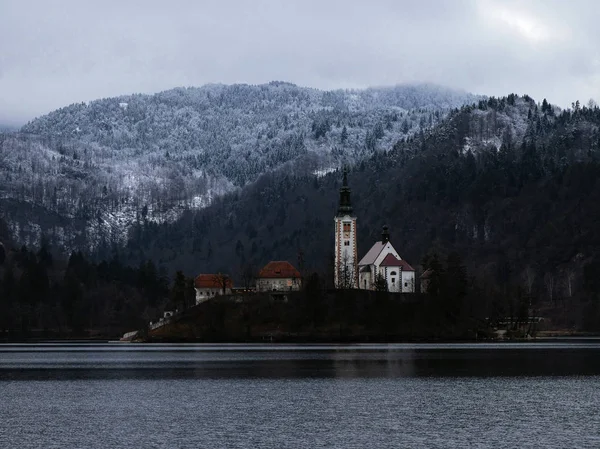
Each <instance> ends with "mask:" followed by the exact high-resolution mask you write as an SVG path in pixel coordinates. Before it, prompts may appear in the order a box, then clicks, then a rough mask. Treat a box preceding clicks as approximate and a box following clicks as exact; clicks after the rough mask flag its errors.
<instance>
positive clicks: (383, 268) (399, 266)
mask: <svg viewBox="0 0 600 449" xmlns="http://www.w3.org/2000/svg"><path fill="white" fill-rule="evenodd" d="M378 279H381V280H383V281H385V283H386V285H387V290H388V291H390V292H397V293H414V291H415V270H414V268H413V267H411V266H410V264H409V263H408V262H406V261H405V260H403V259H402V258H401V257H400V255H399V254H398V252H397V251H396V249H395V248H394V246H393V245H392V244H391V242H390V234H389V232H388V228H387V226H384V227H383V233H382V235H381V241H379V242H375V244H374V245H373V246H372V247H371V249H370V250H369V251H368V252H367V254H365V256H364V257H363V258H362V259H361V260H360V262H359V263H358V283H359V288H361V289H365V290H376V289H377V280H378Z"/></svg>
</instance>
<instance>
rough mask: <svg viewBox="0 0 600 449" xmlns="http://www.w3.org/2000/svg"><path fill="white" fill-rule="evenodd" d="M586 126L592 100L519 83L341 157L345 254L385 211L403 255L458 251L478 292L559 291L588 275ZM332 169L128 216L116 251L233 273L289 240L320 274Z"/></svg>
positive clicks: (590, 201)
mask: <svg viewBox="0 0 600 449" xmlns="http://www.w3.org/2000/svg"><path fill="white" fill-rule="evenodd" d="M599 127H600V109H598V108H597V107H593V108H586V107H584V108H581V107H579V105H576V107H575V109H573V110H567V111H559V110H557V109H556V108H553V107H552V106H550V105H548V104H547V103H546V102H545V101H544V102H542V103H541V104H538V103H536V102H535V101H533V100H532V99H531V98H529V97H526V96H525V97H518V96H516V95H510V96H508V97H505V98H502V99H496V98H491V99H489V100H485V101H481V102H479V104H476V105H474V106H465V107H463V108H461V109H460V110H457V111H455V112H453V113H452V114H451V115H450V116H449V118H448V119H447V120H445V121H444V122H442V123H441V124H439V125H438V126H437V127H435V128H433V129H431V130H430V131H429V132H427V133H424V134H422V135H418V136H414V137H411V138H409V139H407V140H406V141H400V142H399V143H398V144H396V145H395V146H394V147H393V149H391V150H390V151H389V152H387V153H377V154H375V155H373V156H372V157H371V158H370V159H369V160H366V161H362V162H360V163H359V164H357V165H355V166H354V167H353V169H352V171H351V173H350V175H349V182H350V186H351V188H352V199H353V205H354V211H355V214H356V215H357V217H358V232H359V237H358V248H359V255H362V254H364V253H365V252H366V250H367V249H368V248H369V247H370V245H371V244H372V243H373V241H374V240H376V239H377V238H378V236H379V234H380V229H381V226H382V225H383V224H388V225H389V226H390V229H391V233H392V238H391V239H392V242H393V243H394V245H395V247H396V248H397V249H398V251H399V252H400V254H401V255H402V256H403V257H404V258H406V259H407V260H408V261H409V262H410V263H411V264H413V265H414V266H418V265H419V263H420V261H421V260H422V258H423V257H424V256H425V255H426V254H427V253H429V252H431V251H433V250H435V251H437V252H438V253H440V254H442V255H443V254H444V253H447V252H449V251H458V252H459V253H460V255H461V256H462V257H463V260H464V261H465V264H466V265H467V267H468V269H469V273H471V275H474V276H477V277H478V278H480V279H482V280H485V282H484V284H485V285H486V286H487V288H489V289H490V291H489V292H488V295H487V298H488V300H490V301H491V300H492V298H493V297H494V294H495V293H493V292H494V291H496V290H498V291H500V290H502V291H503V292H504V293H506V291H507V290H506V289H512V288H514V289H521V291H523V290H527V291H528V294H534V293H535V294H537V295H538V296H540V297H542V296H543V297H544V298H546V297H549V296H554V297H559V296H560V297H562V298H564V297H565V296H569V297H573V296H574V295H575V293H574V292H575V291H579V292H583V291H584V290H585V289H586V288H588V289H589V288H591V287H590V285H591V284H590V282H591V281H592V278H593V277H594V275H593V273H595V272H596V271H594V270H597V268H598V263H600V260H598V254H600V233H599V232H598V228H597V223H598V220H599V219H600V207H599V206H598V205H599V204H600V184H599V183H598V179H600V161H599V158H600V153H599V151H600V145H599V144H600V139H599V136H600V134H599V129H600V128H599ZM340 182H341V176H340V174H339V172H338V173H331V174H328V175H326V176H323V177H320V178H314V177H311V176H297V175H293V174H290V173H274V174H271V175H267V176H263V177H261V178H260V179H259V180H258V181H257V182H256V183H255V184H253V185H251V186H249V187H248V188H247V189H245V190H244V191H242V192H240V193H236V194H233V195H228V196H226V197H224V198H222V199H220V200H218V201H215V203H214V204H213V205H212V206H210V207H208V208H206V209H204V210H202V211H197V212H190V213H186V214H184V215H183V216H182V218H181V219H179V220H178V221H176V222H173V223H170V224H164V225H156V224H152V223H141V224H140V225H139V226H137V227H136V229H135V231H134V233H133V234H132V236H131V239H130V241H129V244H128V247H127V249H126V251H125V252H124V254H126V255H127V257H130V258H131V260H139V259H140V258H145V257H151V258H153V259H155V260H157V261H159V262H160V263H162V264H165V265H167V266H169V267H178V268H182V269H185V270H186V272H187V273H189V274H193V273H198V272H210V271H217V270H220V271H227V272H230V273H232V274H233V275H234V276H236V277H238V278H239V277H240V275H241V271H242V270H243V269H244V268H243V267H248V266H250V267H253V268H254V269H256V268H258V267H260V266H261V265H263V264H265V263H266V262H268V261H269V260H273V259H276V260H279V259H287V260H290V261H292V262H296V261H297V260H298V259H297V257H298V253H299V252H302V254H303V260H304V265H305V268H306V270H307V271H312V270H316V271H318V272H321V273H323V274H324V275H325V276H326V278H327V279H329V278H330V277H331V276H330V275H329V274H330V273H329V274H328V270H330V264H331V255H332V248H333V216H334V213H335V210H336V204H337V199H338V198H337V195H338V189H339V186H340ZM586 270H587V271H586ZM599 272H600V271H599ZM526 278H527V279H526ZM516 291H517V290H515V295H516V294H517V293H516Z"/></svg>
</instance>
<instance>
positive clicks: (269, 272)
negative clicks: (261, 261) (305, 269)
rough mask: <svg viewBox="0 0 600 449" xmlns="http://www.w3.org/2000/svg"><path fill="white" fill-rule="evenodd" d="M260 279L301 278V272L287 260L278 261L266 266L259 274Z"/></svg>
mask: <svg viewBox="0 0 600 449" xmlns="http://www.w3.org/2000/svg"><path fill="white" fill-rule="evenodd" d="M258 277H259V278H268V279H271V278H279V279H286V278H299V277H300V272H299V271H298V270H296V268H294V266H293V265H292V264H291V263H289V262H288V261H286V260H276V261H273V262H269V263H268V264H266V265H265V266H264V268H263V269H262V270H260V272H259V273H258Z"/></svg>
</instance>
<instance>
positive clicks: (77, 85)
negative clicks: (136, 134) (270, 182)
mask: <svg viewBox="0 0 600 449" xmlns="http://www.w3.org/2000/svg"><path fill="white" fill-rule="evenodd" d="M598 13H600V5H597V4H596V2H593V1H585V0H581V1H572V2H563V1H561V0H530V1H516V0H505V1H500V0H479V1H469V0H464V1H452V2H443V1H437V0H422V1H416V0H415V1H394V0H379V1H352V0H348V1H339V0H331V1H315V0H308V1H307V0H286V1H285V2H275V1H268V0H255V1H252V2H247V1H242V0H240V1H225V0H223V1H208V0H206V1H177V0H174V1H171V2H163V1H151V0H149V1H128V2H118V1H114V0H112V1H110V0H107V1H104V2H81V1H73V0H60V1H56V2H46V1H43V0H40V1H26V0H3V1H2V2H0V123H22V122H25V121H27V120H29V119H31V118H33V117H35V116H37V115H40V114H44V113H46V112H49V111H51V110H53V109H55V108H58V107H61V106H64V105H66V104H69V103H73V102H79V101H87V100H93V99H96V98H101V97H107V96H115V95H120V94H129V93H133V92H147V93H151V92H156V91H160V90H164V89H169V88H171V87H175V86H181V85H185V86H189V85H202V84H205V83H208V82H222V83H236V82H246V83H253V84H255V83H263V82H268V81H270V80H285V81H291V82H294V83H297V84H299V85H305V86H311V87H318V88H325V89H331V88H339V87H366V86H372V85H390V84H397V83H404V82H415V81H427V82H434V83H438V84H442V85H447V86H450V87H457V88H462V89H465V90H469V91H472V92H475V93H483V94H488V95H506V94H508V93H511V92H516V93H528V94H530V95H532V96H533V97H534V98H536V99H538V100H541V99H542V98H544V97H546V98H548V99H549V100H550V101H552V102H554V103H558V104H560V105H562V106H568V105H570V103H571V102H572V101H575V100H576V99H579V100H581V101H582V102H585V101H587V99H589V98H595V99H597V100H600V87H599V86H600V84H599V83H598V81H599V78H600V54H599V51H598V48H600V46H599V45H598V44H600V32H599V31H598V27H596V25H595V23H594V19H595V18H597V17H598V16H599V14H598Z"/></svg>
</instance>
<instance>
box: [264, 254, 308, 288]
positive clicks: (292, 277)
mask: <svg viewBox="0 0 600 449" xmlns="http://www.w3.org/2000/svg"><path fill="white" fill-rule="evenodd" d="M301 283H302V279H301V276H300V272H299V271H298V270H296V268H295V267H294V266H293V265H292V264H291V263H289V262H287V261H273V262H269V263H268V264H266V265H265V266H264V268H263V269H262V270H260V272H259V273H258V277H257V279H256V290H257V291H259V292H278V291H280V292H284V291H296V290H300V286H301Z"/></svg>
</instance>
